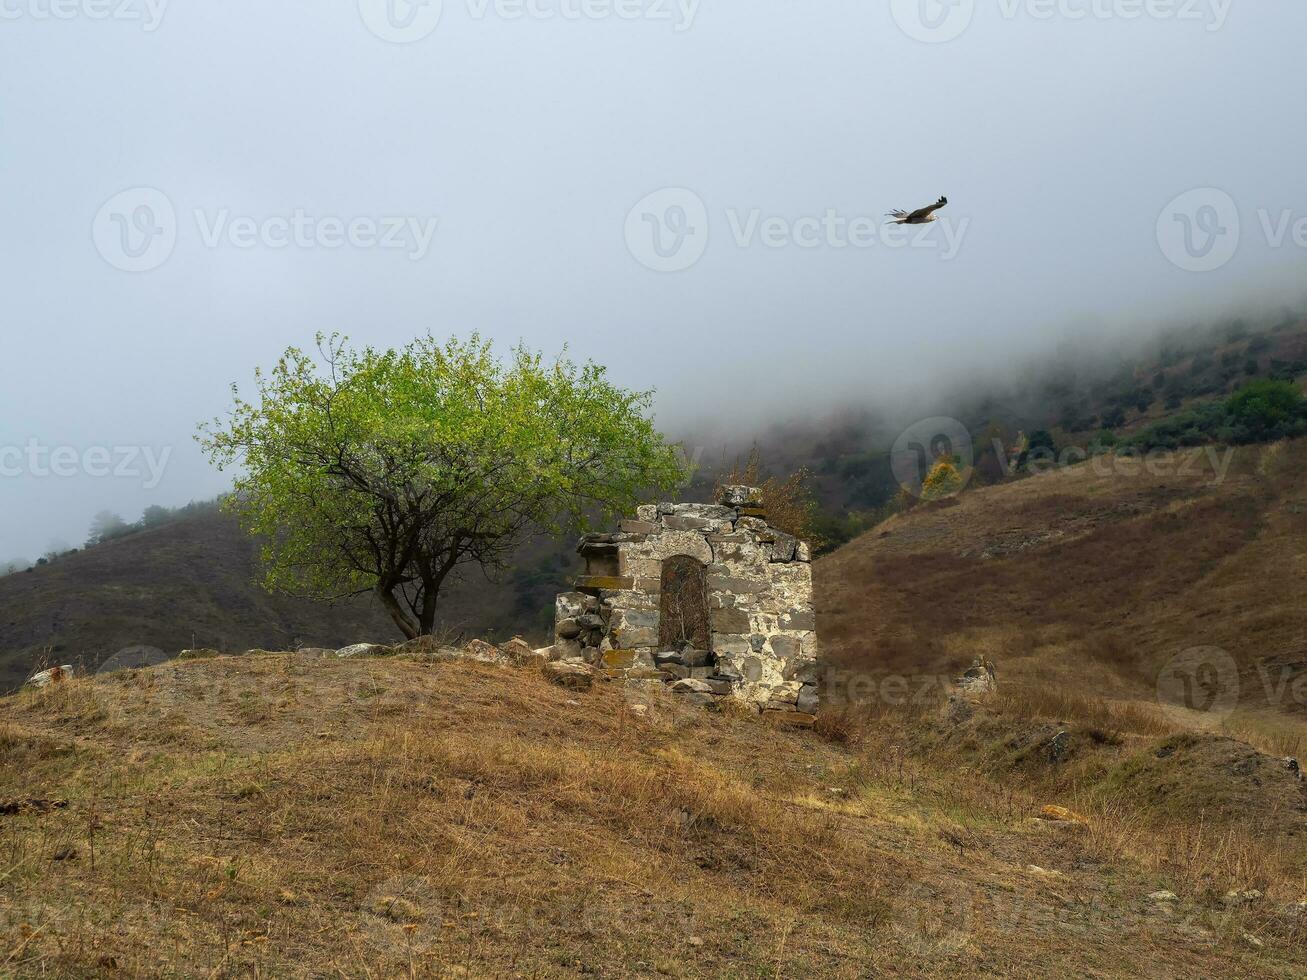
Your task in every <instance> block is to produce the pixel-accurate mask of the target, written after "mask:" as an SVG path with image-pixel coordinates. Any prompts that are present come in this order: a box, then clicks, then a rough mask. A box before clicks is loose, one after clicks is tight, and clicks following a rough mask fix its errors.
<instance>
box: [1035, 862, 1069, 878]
mask: <svg viewBox="0 0 1307 980" xmlns="http://www.w3.org/2000/svg"><path fill="white" fill-rule="evenodd" d="M1026 870H1027V871H1029V872H1030V873H1031V874H1032V875H1036V876H1037V877H1040V878H1065V877H1066V875H1064V874H1063V873H1062V872H1061V871H1050V870H1049V869H1048V868H1041V867H1040V866H1039V865H1037V864H1027V865H1026Z"/></svg>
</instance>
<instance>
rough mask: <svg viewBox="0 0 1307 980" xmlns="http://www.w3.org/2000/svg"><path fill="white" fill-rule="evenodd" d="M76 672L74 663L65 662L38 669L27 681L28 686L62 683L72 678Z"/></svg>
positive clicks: (36, 686)
mask: <svg viewBox="0 0 1307 980" xmlns="http://www.w3.org/2000/svg"><path fill="white" fill-rule="evenodd" d="M75 673H76V669H75V668H74V667H73V665H72V664H64V665H62V666H60V667H50V668H49V669H47V670H42V671H38V672H37V673H35V674H33V675H32V676H31V677H29V678H28V679H27V683H28V686H30V687H35V688H42V687H49V686H50V685H52V684H62V683H63V682H64V681H68V680H72V678H73V675H74V674H75Z"/></svg>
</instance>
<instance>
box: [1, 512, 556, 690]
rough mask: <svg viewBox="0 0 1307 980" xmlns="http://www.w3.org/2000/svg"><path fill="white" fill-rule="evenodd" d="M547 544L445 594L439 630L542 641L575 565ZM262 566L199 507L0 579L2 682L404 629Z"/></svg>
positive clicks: (364, 604)
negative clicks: (77, 667) (115, 662)
mask: <svg viewBox="0 0 1307 980" xmlns="http://www.w3.org/2000/svg"><path fill="white" fill-rule="evenodd" d="M546 550H548V549H546ZM569 550H570V549H569ZM539 551H540V549H539V548H536V549H534V550H532V549H528V551H527V552H526V553H524V554H523V556H522V558H521V569H520V570H519V572H518V573H517V575H516V576H515V577H512V578H510V580H509V581H508V583H507V584H505V585H500V586H494V585H487V583H485V582H484V581H481V580H476V579H474V580H471V581H468V582H465V583H463V584H461V585H459V586H456V587H455V588H454V589H452V590H451V591H450V593H449V595H448V597H447V598H443V599H442V601H443V603H444V609H443V615H442V617H441V622H442V626H443V628H444V629H445V630H447V631H450V632H454V633H457V632H460V631H462V632H465V633H466V634H467V635H468V636H485V635H494V634H496V633H498V634H499V635H501V636H505V637H506V636H511V635H512V634H513V633H516V632H521V633H523V634H526V635H532V636H535V637H536V638H538V639H540V640H542V641H543V639H544V634H545V632H546V629H547V626H548V624H547V623H545V622H544V620H543V619H542V614H543V611H544V610H545V609H546V607H547V608H548V610H549V611H550V612H552V608H553V595H554V593H555V592H556V591H558V589H559V588H560V587H561V586H562V585H563V584H565V582H566V578H567V569H566V568H565V567H564V566H563V562H564V559H565V556H563V555H557V556H555V555H554V553H553V551H549V553H548V554H543V555H542V554H539V553H537V552H539ZM258 574H259V573H258V562H257V546H256V544H255V542H254V541H253V540H252V539H251V538H250V537H249V536H248V535H246V534H245V533H244V532H243V531H241V529H240V528H239V527H238V526H237V525H236V523H235V521H234V520H232V519H231V518H228V517H225V516H222V515H221V514H218V513H215V512H212V511H201V512H199V513H196V514H193V515H189V516H185V517H182V518H179V519H177V520H175V521H171V522H169V523H167V524H163V525H160V526H158V527H154V528H150V529H148V530H143V531H139V532H136V533H134V534H130V535H127V536H125V537H121V538H116V539H114V540H112V541H107V542H105V543H103V544H99V545H95V546H92V547H89V548H86V549H83V550H81V551H78V552H75V553H72V554H67V555H63V556H61V557H59V558H57V559H55V560H54V561H53V562H51V563H49V564H47V565H40V566H37V567H36V568H34V569H33V570H32V571H30V572H18V573H16V574H13V575H7V576H3V577H0V691H9V690H13V689H15V688H16V687H17V686H18V685H19V684H21V683H22V682H23V681H24V680H26V679H27V677H29V676H30V675H31V674H32V672H33V671H34V670H35V669H38V667H40V666H47V665H49V664H51V663H70V662H71V663H78V664H84V665H86V666H87V667H89V668H91V669H94V668H95V666H97V665H98V664H100V663H101V662H103V661H104V660H105V659H106V658H108V657H110V656H112V655H113V654H114V653H115V652H117V651H118V650H121V649H123V648H124V647H129V646H135V645H139V644H144V645H148V646H153V647H158V648H159V649H161V650H163V651H164V652H165V653H167V654H169V655H172V654H175V653H176V652H177V651H178V650H182V649H185V648H188V647H209V648H214V649H219V650H224V651H232V652H240V651H244V650H249V649H271V650H283V649H294V648H296V647H298V646H326V647H330V648H332V649H335V648H337V647H341V646H345V645H347V644H350V643H356V642H360V641H369V642H373V641H375V642H388V641H392V640H395V639H398V638H399V633H398V631H397V629H396V627H395V626H394V624H393V623H392V622H391V621H390V618H389V617H388V616H386V615H385V613H384V612H382V611H381V609H380V608H379V607H378V606H377V605H376V604H375V603H373V602H372V600H371V599H370V598H364V599H358V600H352V601H348V602H342V603H340V604H337V605H334V606H333V605H328V604H325V603H317V602H309V601H306V600H298V599H292V598H288V597H285V596H275V595H270V594H268V593H266V592H264V591H263V589H262V588H260V587H259V585H258V584H257V579H258Z"/></svg>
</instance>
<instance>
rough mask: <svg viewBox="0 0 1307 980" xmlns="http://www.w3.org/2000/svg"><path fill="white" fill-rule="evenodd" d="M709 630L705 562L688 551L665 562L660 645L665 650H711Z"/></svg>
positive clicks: (659, 620)
mask: <svg viewBox="0 0 1307 980" xmlns="http://www.w3.org/2000/svg"><path fill="white" fill-rule="evenodd" d="M710 642H711V640H710V635H709V631H708V580H707V575H706V574H705V569H704V566H703V564H702V563H701V562H699V561H698V560H697V559H694V558H691V557H690V556H689V555H674V556H673V557H671V558H668V559H666V560H665V561H664V562H663V577H662V598H661V601H660V613H659V618H658V646H659V648H660V649H663V650H676V651H679V650H682V649H684V648H685V647H687V646H689V647H690V648H692V649H694V650H711V647H710V646H709V643H710Z"/></svg>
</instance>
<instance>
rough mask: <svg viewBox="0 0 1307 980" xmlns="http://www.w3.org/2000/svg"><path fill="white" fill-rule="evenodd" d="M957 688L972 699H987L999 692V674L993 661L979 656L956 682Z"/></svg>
mask: <svg viewBox="0 0 1307 980" xmlns="http://www.w3.org/2000/svg"><path fill="white" fill-rule="evenodd" d="M956 687H957V688H958V689H959V690H960V691H961V692H963V693H964V694H966V695H968V696H970V697H986V696H988V695H990V694H993V693H994V692H995V691H996V690H998V674H997V672H996V671H995V669H994V664H993V661H991V660H989V659H988V658H987V657H985V656H983V655H982V656H979V657H977V658H976V659H975V660H974V661H972V664H971V666H970V667H968V668H967V669H966V670H965V671H964V672H963V674H962V676H961V677H959V678H958V679H957V681H956Z"/></svg>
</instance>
